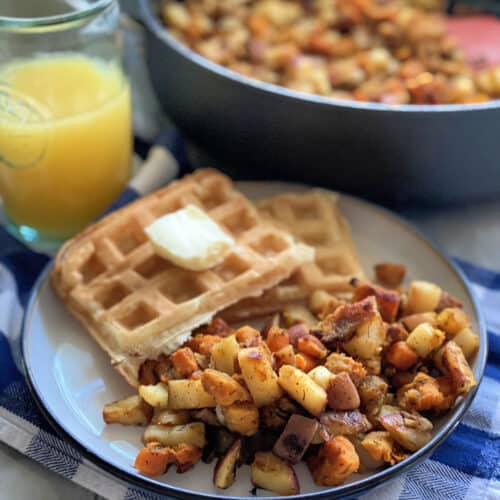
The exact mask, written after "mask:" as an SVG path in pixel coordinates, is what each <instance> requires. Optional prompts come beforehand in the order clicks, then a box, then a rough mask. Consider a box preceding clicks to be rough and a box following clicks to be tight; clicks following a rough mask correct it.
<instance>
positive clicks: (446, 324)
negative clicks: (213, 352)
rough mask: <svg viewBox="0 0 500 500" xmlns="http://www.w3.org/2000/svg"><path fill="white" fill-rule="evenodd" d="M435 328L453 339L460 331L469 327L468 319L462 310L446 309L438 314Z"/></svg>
mask: <svg viewBox="0 0 500 500" xmlns="http://www.w3.org/2000/svg"><path fill="white" fill-rule="evenodd" d="M437 326H438V328H440V329H441V330H443V331H444V332H445V333H446V334H447V335H448V336H449V337H453V336H455V335H456V334H457V333H458V332H459V331H460V330H463V329H464V328H467V327H469V326H470V319H469V317H468V316H467V314H466V313H465V312H464V311H463V310H462V309H460V308H458V307H447V308H446V309H443V310H442V311H441V312H440V313H439V314H438V316H437Z"/></svg>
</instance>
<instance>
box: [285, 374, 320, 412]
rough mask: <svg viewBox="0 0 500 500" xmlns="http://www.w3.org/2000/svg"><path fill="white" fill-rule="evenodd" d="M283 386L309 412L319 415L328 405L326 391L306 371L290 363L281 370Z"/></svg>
mask: <svg viewBox="0 0 500 500" xmlns="http://www.w3.org/2000/svg"><path fill="white" fill-rule="evenodd" d="M278 380H279V383H280V385H281V387H283V389H284V390H285V391H286V392H287V393H288V394H289V395H290V396H291V397H292V398H293V399H295V401H297V403H299V404H300V405H302V406H303V407H304V408H305V409H306V410H307V411H308V412H309V413H311V414H312V415H315V416H318V415H319V414H320V413H321V412H322V411H323V410H324V409H325V405H326V400H327V396H326V391H325V390H324V389H323V388H322V387H321V386H319V385H318V384H317V383H316V382H314V380H312V379H311V378H310V377H309V376H308V375H306V374H305V373H304V372H302V371H300V370H298V369H297V368H294V367H293V366H290V365H284V366H282V367H281V368H280V371H279V378H278Z"/></svg>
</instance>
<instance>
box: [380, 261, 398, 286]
mask: <svg viewBox="0 0 500 500" xmlns="http://www.w3.org/2000/svg"><path fill="white" fill-rule="evenodd" d="M405 274H406V268H405V266H403V265H402V264H396V263H394V262H382V263H380V264H377V265H376V266H375V277H376V278H377V280H378V281H380V282H381V283H382V284H384V285H387V286H392V287H396V286H399V285H400V284H401V282H402V281H403V279H404V277H405Z"/></svg>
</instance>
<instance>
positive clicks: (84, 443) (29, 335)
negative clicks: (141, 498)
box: [23, 183, 486, 498]
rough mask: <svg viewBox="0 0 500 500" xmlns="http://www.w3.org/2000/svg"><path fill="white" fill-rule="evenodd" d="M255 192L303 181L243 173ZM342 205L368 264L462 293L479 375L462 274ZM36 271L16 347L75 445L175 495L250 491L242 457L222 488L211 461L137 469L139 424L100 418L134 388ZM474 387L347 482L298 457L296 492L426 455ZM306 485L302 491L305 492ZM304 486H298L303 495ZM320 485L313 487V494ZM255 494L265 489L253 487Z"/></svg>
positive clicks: (361, 210) (357, 207)
mask: <svg viewBox="0 0 500 500" xmlns="http://www.w3.org/2000/svg"><path fill="white" fill-rule="evenodd" d="M239 188H240V189H241V190H242V191H244V192H245V193H246V194H248V195H249V196H250V197H252V198H259V197H265V196H269V195H273V194H277V193H279V192H284V191H290V190H292V189H293V190H300V189H303V188H301V187H300V186H293V185H292V186H290V185H283V184H274V183H240V184H239ZM340 206H341V209H342V212H343V213H344V214H345V216H346V217H347V219H348V220H349V222H350V224H351V227H352V232H353V236H354V239H355V242H356V245H357V248H358V252H359V254H360V257H361V260H362V263H363V265H364V268H365V269H366V270H367V272H370V271H371V269H372V266H373V265H374V264H375V263H377V262H381V261H396V262H402V263H404V264H405V265H406V266H407V269H408V277H409V278H410V279H412V278H419V279H428V280H430V281H434V282H436V283H438V284H440V285H441V286H442V287H443V288H444V289H445V290H447V291H448V292H450V293H451V294H452V295H454V296H456V297H457V298H459V299H460V300H461V301H462V302H463V303H464V306H465V310H466V311H467V312H468V313H469V314H470V316H471V318H472V322H473V329H474V330H476V331H478V332H479V333H480V335H481V347H480V352H479V354H478V355H477V357H476V359H475V362H474V365H473V369H474V372H475V375H476V376H477V377H478V378H481V376H482V373H483V369H484V364H485V359H486V332H485V329H484V323H483V321H482V319H481V317H480V313H479V311H478V309H477V307H476V305H475V302H474V299H473V297H472V295H471V292H470V289H469V287H468V286H467V284H466V283H465V281H464V278H463V276H462V275H461V274H460V273H459V272H458V271H457V270H456V269H455V268H454V266H453V265H452V264H451V263H450V262H449V261H448V260H447V259H446V258H445V257H444V256H443V255H442V254H441V253H439V252H438V251H437V250H436V249H435V248H434V247H433V246H432V245H431V244H430V243H428V242H427V241H426V240H425V239H424V238H423V237H422V236H420V235H419V234H418V233H416V232H415V230H413V229H412V228H410V227H409V226H408V225H407V224H406V223H404V222H403V221H401V220H400V219H398V218H397V217H396V216H395V215H392V214H390V213H389V212H387V211H385V210H383V209H380V208H378V207H376V206H374V205H371V204H368V203H366V202H363V201H361V200H359V199H356V198H352V197H350V196H345V195H342V196H341V198H340ZM49 270H50V269H49V268H48V269H46V271H45V273H44V275H43V276H42V277H41V279H40V280H39V283H38V285H37V287H36V288H35V290H34V293H33V296H32V298H31V301H30V304H29V307H28V310H27V313H26V317H25V323H24V334H23V351H24V360H25V364H26V368H27V373H28V378H29V382H30V385H31V387H32V389H33V392H34V394H35V396H36V398H37V400H38V401H39V403H40V405H41V406H42V407H43V409H44V411H45V413H46V414H47V416H48V417H49V419H50V420H51V421H52V423H53V424H54V425H55V427H56V428H57V430H59V431H63V433H64V435H65V437H66V438H69V439H71V440H73V441H74V444H76V445H79V446H80V447H81V449H82V451H84V452H85V453H86V455H87V456H88V457H89V458H91V459H93V460H94V461H96V462H97V463H99V464H100V465H101V466H103V467H106V468H108V469H111V471H112V472H113V473H114V474H116V475H119V476H121V477H125V479H127V480H129V481H132V482H135V483H138V484H140V485H142V486H145V487H149V488H152V489H155V490H156V491H161V492H163V493H168V494H171V495H173V496H184V497H186V496H189V495H192V494H197V495H199V496H204V495H207V496H210V497H213V496H217V495H220V496H225V497H233V498H234V497H247V496H250V490H251V489H252V485H251V483H250V479H249V471H248V467H247V466H244V467H242V468H241V469H239V470H238V473H237V481H236V482H235V484H234V485H233V486H232V487H231V488H229V489H227V490H219V489H217V488H215V487H214V486H213V484H212V473H213V467H214V464H213V463H212V464H210V465H206V464H201V463H200V464H198V465H196V467H195V469H194V470H191V471H189V472H187V473H185V474H177V473H176V472H175V471H174V469H173V468H171V469H170V470H169V471H168V473H167V474H166V475H164V476H162V477H161V478H159V479H149V478H145V477H144V476H141V475H139V474H138V473H137V472H136V470H135V469H134V468H133V466H132V465H133V463H134V458H135V455H136V454H137V451H138V450H139V448H140V447H141V442H140V437H141V432H142V431H141V429H140V428H137V427H122V426H119V425H111V426H106V425H105V424H104V422H103V420H102V416H101V415H102V413H101V412H102V408H103V405H104V404H105V403H108V402H110V401H115V400H117V399H121V398H123V397H126V396H127V395H130V394H131V393H132V390H131V388H130V387H128V386H127V384H126V383H125V382H124V381H123V380H122V378H121V377H120V376H119V375H118V374H117V373H116V372H115V371H114V369H113V368H112V367H111V365H110V363H109V360H108V357H107V355H106V354H105V353H104V352H102V351H101V350H100V349H99V347H98V346H97V344H96V343H94V341H93V340H92V339H91V337H90V336H89V335H87V334H86V332H85V331H84V329H83V328H82V327H81V326H80V324H79V323H77V322H76V321H75V320H74V319H73V318H72V317H71V316H70V315H69V313H68V312H67V311H66V309H65V308H64V306H63V305H62V304H61V303H60V302H59V300H58V299H57V298H56V297H55V295H54V293H53V292H52V289H51V287H50V285H49V283H48V279H47V276H48V272H49ZM473 395H474V394H473V393H471V394H469V395H468V397H467V398H466V399H465V400H464V401H463V402H461V403H460V404H459V405H457V407H456V408H455V409H454V410H453V411H452V412H450V413H449V414H448V415H446V416H445V417H443V418H442V419H440V420H439V421H438V422H437V424H436V425H435V436H434V438H433V440H432V441H431V442H430V443H429V444H428V445H427V446H426V447H424V448H423V449H422V450H419V452H417V453H415V454H414V455H412V457H410V458H409V459H407V460H405V461H404V462H401V463H400V464H398V465H397V466H394V467H392V468H389V469H385V470H384V471H381V472H377V473H376V474H371V475H364V474H355V475H353V476H352V477H351V478H350V480H349V482H348V483H347V484H346V485H343V486H340V487H337V488H334V489H326V488H320V487H317V486H315V485H314V483H313V482H312V480H311V477H310V474H309V473H308V471H307V468H306V467H305V465H304V464H299V466H297V467H296V469H297V472H298V475H299V479H300V484H301V491H302V493H303V494H302V495H301V497H306V496H315V497H319V496H323V495H324V496H329V497H331V495H332V493H335V494H336V495H339V494H352V493H355V492H359V491H360V490H364V489H367V488H370V487H373V486H375V485H377V484H380V483H381V482H383V481H386V480H388V479H389V478H391V477H394V476H395V475H396V474H398V473H399V472H401V471H402V470H404V469H405V468H407V467H408V466H410V465H414V464H415V463H416V462H418V461H419V460H420V459H422V458H423V457H425V456H426V455H428V454H429V453H430V451H432V449H433V448H434V447H435V446H436V445H437V444H438V443H439V442H441V441H442V440H443V439H444V438H445V437H446V436H447V435H448V434H449V433H450V432H451V431H452V430H453V428H454V427H455V426H456V425H457V424H458V421H459V419H460V418H461V417H462V415H463V413H464V412H465V410H466V409H467V407H468V406H469V404H470V403H471V401H472V398H473ZM308 493H309V494H310V495H307V494H308ZM304 494H305V495H304ZM318 494H319V495H318ZM258 495H259V496H265V495H266V494H265V492H263V490H258Z"/></svg>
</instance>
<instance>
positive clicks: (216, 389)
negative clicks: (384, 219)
mask: <svg viewBox="0 0 500 500" xmlns="http://www.w3.org/2000/svg"><path fill="white" fill-rule="evenodd" d="M404 274H405V269H404V267H403V266H400V265H397V264H392V263H385V264H380V265H378V266H376V275H377V278H378V281H379V282H380V283H382V284H384V285H385V286H386V287H387V288H384V287H382V286H380V285H375V284H371V283H360V282H359V283H355V284H354V285H355V291H354V294H353V297H352V300H351V301H349V302H347V301H345V300H340V299H338V298H335V297H333V296H331V295H329V294H328V293H326V292H324V291H320V290H318V291H315V292H313V293H312V294H311V296H310V298H309V304H308V307H305V306H303V305H293V306H290V307H288V308H286V309H285V310H284V311H283V312H282V313H281V314H280V315H276V316H275V317H274V318H272V320H271V321H270V323H269V324H268V325H267V326H266V327H265V328H264V329H263V330H261V331H259V330H257V329H255V328H253V327H252V326H248V325H245V326H242V327H239V328H236V329H233V328H231V327H230V326H229V325H227V324H226V323H225V322H224V321H223V320H222V319H221V318H216V319H214V320H213V321H212V322H211V323H210V324H209V325H206V326H205V327H202V328H200V329H199V331H197V332H195V333H194V334H193V336H192V338H191V339H190V340H189V341H187V342H186V343H185V344H184V346H183V347H181V348H180V349H178V350H177V351H175V352H174V353H172V354H170V355H162V356H161V357H160V358H159V359H157V360H148V361H146V362H145V363H144V364H143V365H142V367H141V371H140V382H141V385H140V386H139V388H138V394H136V395H133V396H131V397H129V398H127V399H124V400H122V401H117V402H114V403H111V404H108V405H106V406H105V408H104V411H103V416H104V420H105V421H106V422H107V423H108V424H111V423H120V424H123V425H145V426H146V428H145V431H144V434H143V442H144V448H142V449H141V450H140V451H139V453H138V455H137V457H136V461H135V467H136V468H137V470H139V471H140V472H141V473H143V474H146V475H148V476H158V475H161V474H164V473H165V472H166V471H167V469H168V467H169V465H170V464H175V465H176V468H177V471H178V472H184V471H186V470H188V469H189V468H191V467H192V466H193V465H194V464H195V463H196V462H198V461H199V460H200V459H202V460H203V461H205V462H207V463H209V462H212V461H213V460H217V461H216V464H215V469H214V484H215V485H216V486H217V487H219V488H228V487H229V486H231V484H233V482H234V481H235V477H236V472H237V468H238V467H239V466H240V465H241V464H245V463H246V464H250V465H251V479H252V482H253V483H254V485H255V486H256V487H261V488H265V489H268V490H271V491H273V492H275V493H277V494H280V495H291V494H297V493H299V492H300V485H299V482H298V479H297V476H296V475H295V472H294V469H293V465H294V464H296V463H298V462H300V461H301V460H305V461H306V462H307V465H308V467H309V469H310V471H311V474H312V476H313V478H314V481H315V482H316V483H317V484H318V485H324V486H334V485H339V484H341V483H343V482H344V481H345V480H346V479H347V478H348V477H349V476H350V475H351V474H353V473H354V472H357V471H366V470H372V469H377V468H379V467H382V466H384V465H393V464H395V463H397V462H400V461H401V460H404V459H405V458H406V457H408V456H409V455H410V454H411V453H412V452H415V451H417V450H418V449H420V448H422V447H423V446H424V445H425V444H426V443H427V442H429V440H430V439H431V437H432V430H433V423H432V418H433V417H434V416H437V415H440V414H442V413H444V412H446V411H447V410H449V409H450V408H451V407H452V406H453V405H454V403H455V401H456V399H457V398H459V397H463V396H465V395H466V394H467V393H468V392H469V391H470V390H471V389H472V388H473V387H474V386H475V385H477V382H476V380H475V378H474V375H473V373H472V371H471V368H470V366H469V363H468V360H470V359H471V358H472V357H473V356H474V355H475V353H476V352H477V350H478V347H479V337H478V335H476V334H475V333H474V332H473V331H472V330H471V323H470V319H469V317H468V316H467V314H466V313H465V312H464V310H463V309H462V305H461V304H460V302H459V301H458V300H456V299H455V298H453V297H452V296H451V295H449V294H448V293H447V292H445V291H443V290H442V289H441V288H440V287H439V286H437V285H436V284H433V283H429V282H426V281H412V282H411V283H410V285H409V287H408V289H407V290H403V289H401V288H400V287H399V286H400V283H401V281H402V279H403V277H404Z"/></svg>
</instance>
